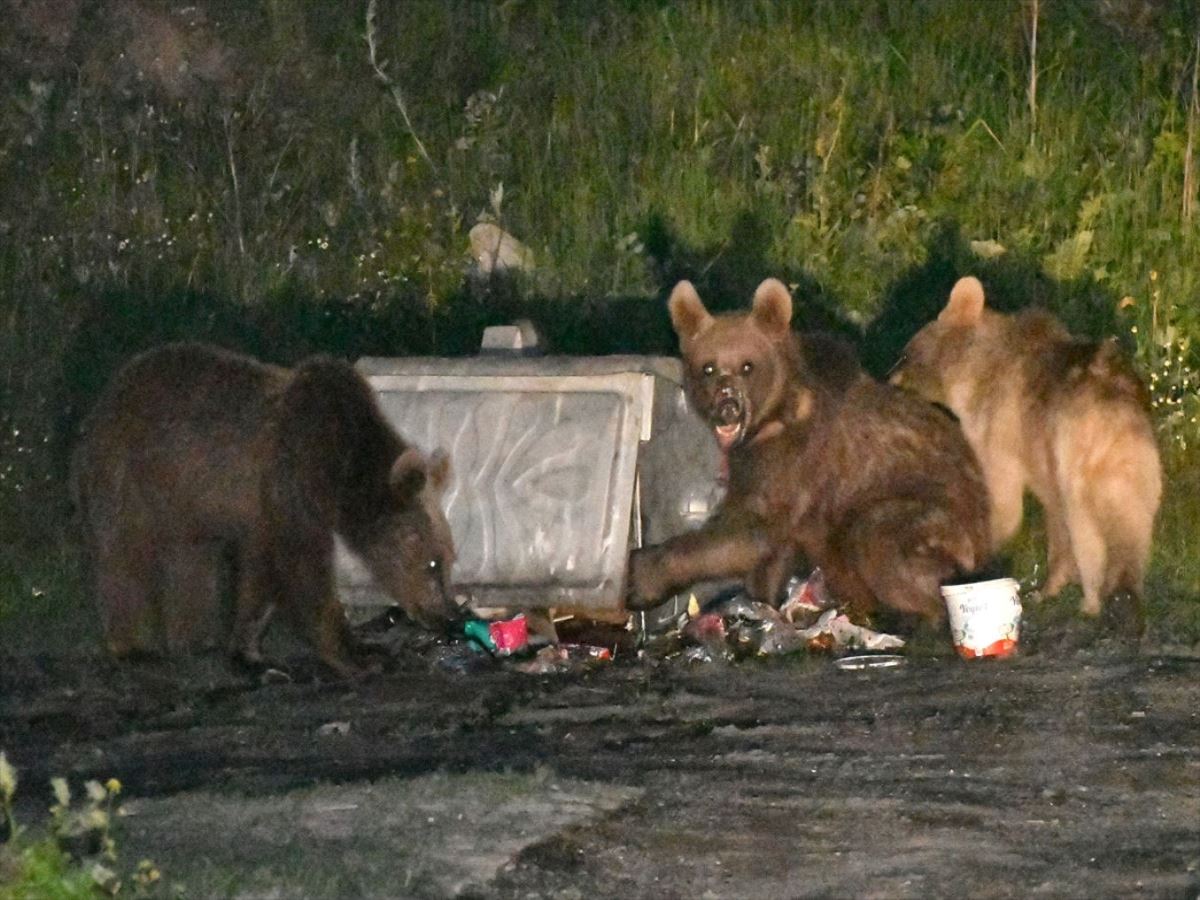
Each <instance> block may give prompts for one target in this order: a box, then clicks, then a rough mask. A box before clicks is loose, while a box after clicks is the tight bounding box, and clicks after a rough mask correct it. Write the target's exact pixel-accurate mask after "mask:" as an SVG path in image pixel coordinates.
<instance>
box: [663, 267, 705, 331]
mask: <svg viewBox="0 0 1200 900" xmlns="http://www.w3.org/2000/svg"><path fill="white" fill-rule="evenodd" d="M667 309H669V310H670V312H671V326H672V327H673V328H674V329H675V333H676V334H677V335H679V338H680V340H684V341H690V340H691V339H692V338H694V337H696V336H697V335H698V334H700V332H702V331H704V329H706V328H708V326H709V325H711V324H712V322H713V317H712V315H710V314H709V311H708V310H707V309H705V308H704V304H703V303H701V302H700V295H699V294H697V293H696V288H695V287H693V286H692V283H691V282H690V281H681V282H679V284H677V285H675V290H673V291H671V299H670V300H668V301H667Z"/></svg>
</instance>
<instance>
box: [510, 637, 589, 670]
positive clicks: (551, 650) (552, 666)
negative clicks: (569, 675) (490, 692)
mask: <svg viewBox="0 0 1200 900" xmlns="http://www.w3.org/2000/svg"><path fill="white" fill-rule="evenodd" d="M611 661H612V652H611V651H610V650H609V649H608V648H607V647H595V646H592V645H590V644H549V645H547V646H545V647H543V648H542V649H541V650H538V651H537V653H535V654H534V655H533V657H532V658H531V659H527V660H523V661H521V662H516V663H514V664H513V668H514V669H516V670H517V671H518V672H524V673H525V674H527V675H547V674H554V673H560V672H574V671H582V670H584V669H588V668H592V667H593V666H594V665H595V664H597V663H604V662H611Z"/></svg>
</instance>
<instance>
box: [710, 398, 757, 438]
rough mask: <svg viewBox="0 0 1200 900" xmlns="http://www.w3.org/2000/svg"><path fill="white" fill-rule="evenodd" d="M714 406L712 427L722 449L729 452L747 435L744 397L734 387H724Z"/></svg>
mask: <svg viewBox="0 0 1200 900" xmlns="http://www.w3.org/2000/svg"><path fill="white" fill-rule="evenodd" d="M715 401H716V402H715V403H714V404H713V407H712V428H713V433H714V434H715V435H716V437H717V443H718V444H720V445H721V449H722V450H724V451H726V452H728V451H729V449H730V448H731V447H734V446H736V445H737V444H738V443H740V442H741V440H742V438H744V437H745V436H746V420H747V419H748V418H749V416H748V415H747V409H746V404H745V402H744V399H743V397H742V396H741V395H740V394H739V393H738V392H737V391H735V390H733V389H732V388H722V389H721V391H720V392H719V393H718V394H717V396H716V398H715Z"/></svg>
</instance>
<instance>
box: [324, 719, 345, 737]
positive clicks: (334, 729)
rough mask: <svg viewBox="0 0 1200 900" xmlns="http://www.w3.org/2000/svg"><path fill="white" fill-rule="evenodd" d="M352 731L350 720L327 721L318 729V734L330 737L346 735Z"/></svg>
mask: <svg viewBox="0 0 1200 900" xmlns="http://www.w3.org/2000/svg"><path fill="white" fill-rule="evenodd" d="M349 733H350V723H349V722H326V723H325V724H324V725H322V726H321V727H320V728H318V729H317V734H319V735H320V736H321V737H329V736H330V735H339V736H340V735H346V734H349Z"/></svg>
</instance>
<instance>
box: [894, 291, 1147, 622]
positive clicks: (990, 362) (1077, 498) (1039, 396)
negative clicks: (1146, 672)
mask: <svg viewBox="0 0 1200 900" xmlns="http://www.w3.org/2000/svg"><path fill="white" fill-rule="evenodd" d="M892 380H893V382H895V383H897V384H900V385H902V386H904V387H908V388H911V389H913V390H914V391H916V392H917V393H919V394H921V395H922V396H924V397H927V398H928V399H931V400H934V401H936V402H938V403H943V404H945V405H946V406H947V407H949V408H950V409H951V410H953V412H954V414H955V415H956V416H958V418H959V421H960V422H961V423H962V427H963V431H964V432H965V433H966V436H967V440H968V441H970V443H971V446H972V447H974V448H975V453H976V454H977V455H978V457H979V461H980V463H981V464H982V466H983V473H984V476H985V477H986V478H987V485H988V490H989V493H990V495H991V504H992V538H993V540H994V542H995V544H996V545H997V546H999V545H1000V544H1002V543H1003V542H1005V541H1007V540H1008V539H1009V538H1011V537H1012V536H1013V534H1014V533H1016V531H1017V529H1018V527H1019V526H1020V524H1021V518H1022V513H1023V504H1022V500H1023V498H1024V493H1025V490H1026V488H1028V489H1029V490H1030V491H1031V492H1032V493H1033V494H1034V496H1036V497H1037V499H1038V501H1039V502H1040V503H1041V505H1042V510H1043V512H1044V514H1045V521H1046V533H1047V537H1048V540H1049V576H1048V579H1047V581H1046V584H1045V587H1044V592H1045V593H1046V594H1048V595H1054V594H1057V593H1058V592H1059V591H1060V590H1062V588H1063V587H1065V586H1066V585H1067V584H1070V583H1073V582H1078V583H1081V584H1082V586H1083V603H1082V611H1083V612H1084V613H1085V614H1087V615H1092V616H1094V615H1096V614H1097V613H1099V612H1100V608H1101V601H1102V600H1104V599H1105V598H1108V597H1111V596H1112V595H1114V594H1117V593H1128V594H1129V595H1130V596H1131V597H1132V599H1133V602H1134V610H1133V612H1134V618H1133V620H1132V622H1130V623H1129V624H1131V625H1133V626H1134V627H1135V628H1136V629H1139V630H1140V628H1141V611H1140V604H1141V601H1140V598H1141V594H1142V580H1143V577H1144V575H1145V571H1146V563H1147V560H1148V559H1149V557H1150V543H1151V534H1152V532H1153V530H1154V518H1155V515H1156V513H1157V511H1158V504H1159V501H1160V500H1161V498H1162V465H1161V463H1160V461H1159V454H1158V446H1157V444H1156V442H1155V439H1154V427H1153V425H1152V424H1151V421H1150V415H1149V394H1148V392H1147V390H1146V387H1145V385H1144V383H1143V382H1142V380H1141V379H1140V378H1139V377H1138V375H1137V373H1136V372H1134V370H1133V368H1132V366H1131V365H1130V364H1129V362H1128V361H1127V360H1125V359H1124V358H1123V357H1122V355H1121V354H1120V352H1119V351H1118V350H1117V347H1116V345H1115V344H1114V343H1113V342H1112V341H1111V340H1110V341H1103V342H1100V343H1095V342H1091V341H1083V340H1077V339H1075V338H1072V337H1071V335H1070V334H1069V333H1068V332H1067V330H1066V328H1064V327H1063V325H1062V324H1061V323H1060V322H1059V321H1058V320H1057V319H1055V318H1054V317H1053V316H1051V315H1050V314H1049V313H1047V312H1044V311H1042V310H1037V309H1027V310H1024V311H1022V312H1020V313H1017V314H1015V315H1005V314H1004V313H999V312H995V311H993V310H990V309H987V308H986V304H985V301H984V293H983V285H982V284H980V282H979V280H978V279H977V278H971V277H968V278H962V279H960V280H959V281H958V283H957V284H955V286H954V289H953V290H952V291H951V294H950V299H949V301H948V302H947V304H946V307H945V308H944V309H943V310H942V312H941V313H940V314H939V315H938V317H937V320H936V321H934V322H930V323H929V324H928V325H926V326H925V327H924V328H922V329H921V330H920V331H919V332H917V334H916V336H915V337H913V339H912V340H911V341H910V342H909V344H908V346H907V347H906V348H905V351H904V356H903V357H902V358H901V361H900V363H899V364H898V366H897V367H896V369H895V370H894V374H893V376H892Z"/></svg>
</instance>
